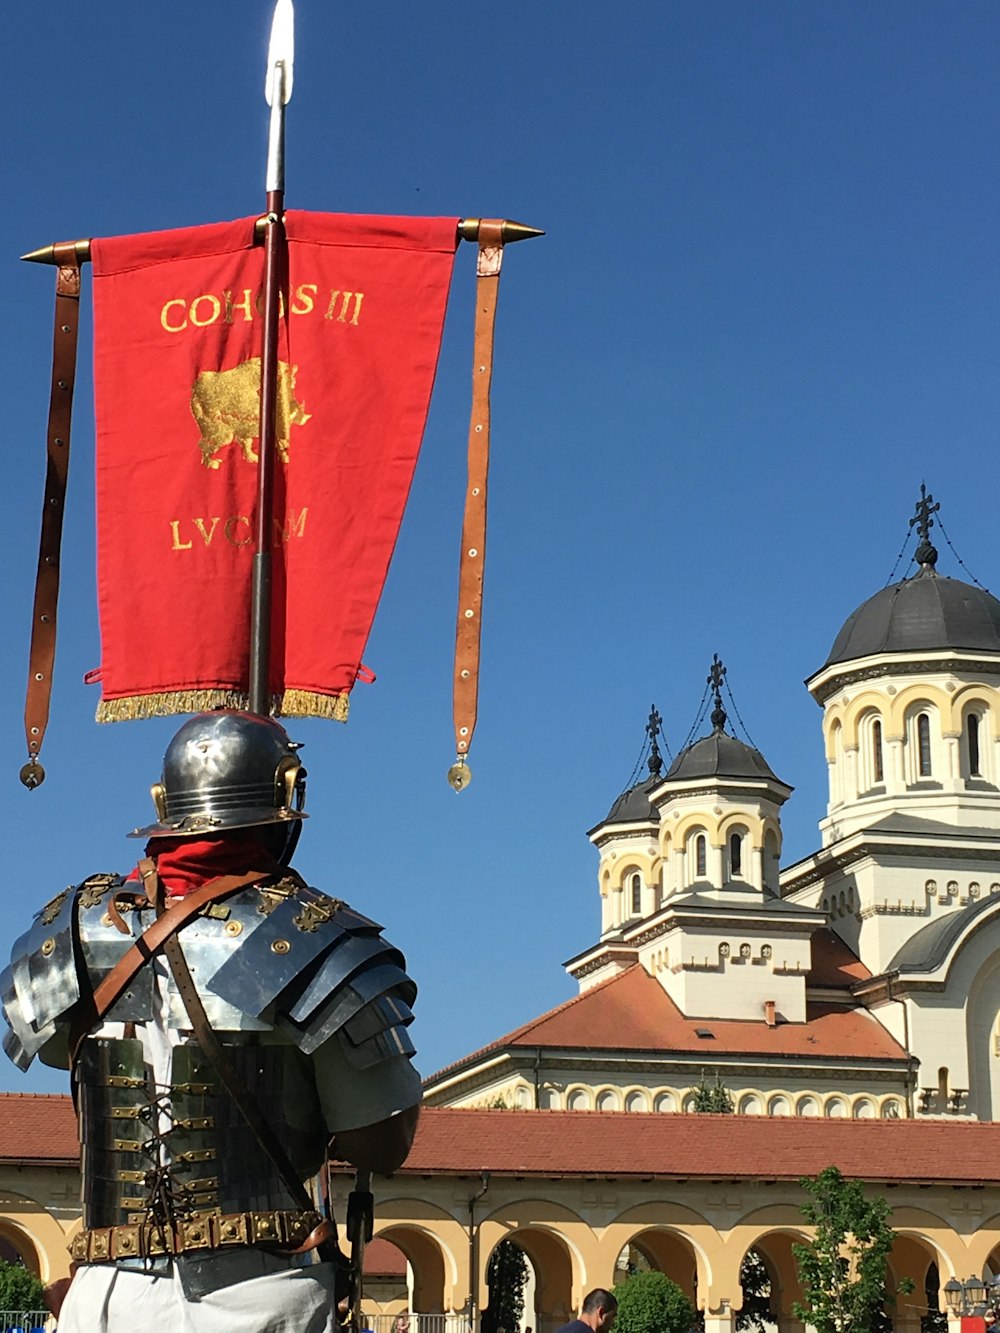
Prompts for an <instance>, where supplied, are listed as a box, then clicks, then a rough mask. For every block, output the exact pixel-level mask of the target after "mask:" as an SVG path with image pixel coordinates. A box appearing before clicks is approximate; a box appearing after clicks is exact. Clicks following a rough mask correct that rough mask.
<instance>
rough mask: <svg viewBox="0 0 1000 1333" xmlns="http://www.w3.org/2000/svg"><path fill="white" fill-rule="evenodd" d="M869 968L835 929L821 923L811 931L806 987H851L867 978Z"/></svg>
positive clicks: (869, 972)
mask: <svg viewBox="0 0 1000 1333" xmlns="http://www.w3.org/2000/svg"><path fill="white" fill-rule="evenodd" d="M870 976H871V971H870V970H869V969H868V968H867V967H865V965H864V963H863V962H862V961H861V959H860V958H859V957H858V955H857V954H856V953H855V952H854V951H853V950H852V949H850V948H849V947H848V946H847V945H846V944H845V943H844V941H843V940H842V939H841V938H840V936H839V935H838V934H837V932H836V931H835V930H831V929H830V928H829V926H820V928H819V930H815V931H813V937H812V968H811V969H810V971H809V972H808V973H807V974H806V987H807V989H808V987H809V986H839V987H844V988H846V987H848V986H853V985H854V983H855V982H856V981H867V980H868V978H869V977H870Z"/></svg>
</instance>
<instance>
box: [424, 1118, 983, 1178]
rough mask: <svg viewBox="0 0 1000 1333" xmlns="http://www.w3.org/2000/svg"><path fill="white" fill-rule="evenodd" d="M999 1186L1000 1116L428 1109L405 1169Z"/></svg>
mask: <svg viewBox="0 0 1000 1333" xmlns="http://www.w3.org/2000/svg"><path fill="white" fill-rule="evenodd" d="M831 1165H835V1166H839V1167H840V1169H841V1171H843V1173H844V1175H846V1176H852V1177H855V1178H858V1179H861V1180H877V1181H921V1182H933V1181H943V1182H947V1183H952V1184H991V1185H992V1184H1000V1124H993V1123H990V1124H977V1123H958V1124H956V1123H954V1122H949V1121H939V1120H820V1119H804V1118H803V1119H800V1118H788V1119H784V1118H778V1117H775V1118H765V1117H762V1116H737V1115H731V1116H718V1115H664V1114H656V1113H654V1112H647V1113H642V1112H634V1111H473V1110H464V1109H461V1110H460V1109H455V1108H451V1107H426V1108H425V1109H424V1112H423V1115H422V1116H421V1119H420V1127H419V1129H418V1130H417V1137H416V1141H415V1142H414V1145H413V1149H412V1151H411V1153H410V1156H409V1158H408V1159H407V1162H406V1165H405V1166H404V1167H403V1168H402V1174H404V1175H438V1174H452V1175H478V1174H479V1173H480V1172H482V1171H491V1172H494V1173H496V1174H498V1175H513V1176H522V1175H524V1176H662V1177H671V1178H674V1179H677V1178H682V1179H687V1178H712V1179H715V1178H726V1179H738V1178H740V1177H750V1178H756V1179H765V1180H788V1179H791V1180H797V1179H798V1178H799V1177H800V1176H803V1175H812V1176H814V1175H817V1174H818V1173H819V1172H820V1171H822V1170H823V1168H824V1167H827V1166H831Z"/></svg>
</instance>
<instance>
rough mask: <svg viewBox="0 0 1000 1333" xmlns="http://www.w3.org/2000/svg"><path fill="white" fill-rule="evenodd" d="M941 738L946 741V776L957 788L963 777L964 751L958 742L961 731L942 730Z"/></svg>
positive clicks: (946, 779)
mask: <svg viewBox="0 0 1000 1333" xmlns="http://www.w3.org/2000/svg"><path fill="white" fill-rule="evenodd" d="M941 739H942V740H943V741H944V762H945V772H944V778H945V781H946V782H948V783H950V784H951V785H952V786H953V787H954V788H955V789H956V790H957V789H958V788H959V786H960V784H961V777H962V752H961V747H960V746H959V743H958V742H959V733H958V732H957V731H945V732H942V735H941Z"/></svg>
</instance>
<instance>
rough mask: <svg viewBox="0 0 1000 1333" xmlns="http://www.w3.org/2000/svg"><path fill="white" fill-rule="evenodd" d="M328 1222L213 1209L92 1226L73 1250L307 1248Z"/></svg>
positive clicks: (101, 1255)
mask: <svg viewBox="0 0 1000 1333" xmlns="http://www.w3.org/2000/svg"><path fill="white" fill-rule="evenodd" d="M327 1226H328V1223H326V1222H325V1221H324V1219H323V1218H322V1217H321V1216H320V1214H319V1213H315V1212H253V1213H210V1214H207V1215H205V1216H204V1217H193V1218H190V1219H188V1220H187V1221H184V1222H174V1223H173V1224H171V1225H170V1226H160V1225H158V1224H157V1223H153V1222H138V1223H133V1224H129V1225H122V1226H114V1227H92V1228H91V1229H90V1230H89V1231H81V1232H80V1233H79V1235H77V1236H75V1237H74V1239H73V1241H72V1243H71V1244H70V1247H69V1252H70V1255H71V1257H72V1258H73V1259H74V1260H75V1261H76V1262H77V1263H80V1264H103V1263H114V1261H115V1260H117V1259H146V1258H150V1257H155V1256H159V1255H176V1254H193V1253H196V1252H198V1251H205V1250H226V1249H230V1248H232V1247H233V1246H238V1245H243V1246H247V1245H261V1246H273V1247H275V1248H277V1249H280V1250H285V1251H294V1252H296V1253H303V1252H305V1251H306V1250H309V1249H313V1248H315V1246H316V1245H318V1244H321V1243H322V1241H323V1240H325V1239H326V1232H325V1228H326V1227H327Z"/></svg>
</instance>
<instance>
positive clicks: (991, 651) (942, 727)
mask: <svg viewBox="0 0 1000 1333" xmlns="http://www.w3.org/2000/svg"><path fill="white" fill-rule="evenodd" d="M939 508H940V506H939V505H938V504H936V503H935V502H934V498H933V496H931V495H928V494H927V493H926V490H925V488H924V487H921V494H920V500H919V502H918V504H917V507H916V513H915V515H914V517H913V518H912V519H911V521H910V524H911V527H912V528H916V532H917V537H918V545H917V549H916V552H915V557H914V558H915V560H916V563H917V571H916V573H915V574H913V575H912V576H911V577H910V578H906V579H903V580H902V581H900V582H898V583H894V584H891V585H889V586H888V587H885V588H883V589H882V590H881V591H880V592H877V593H876V594H875V595H874V596H873V597H871V598H869V599H868V601H866V602H864V603H863V604H862V605H861V606H860V607H858V609H857V610H856V611H854V612H853V613H852V614H851V615H850V616H849V617H848V618H847V620H846V621H845V623H844V625H843V627H842V628H841V630H840V632H839V634H838V635H837V637H836V639H835V640H834V644H833V647H832V649H831V650H830V654H829V656H828V658H827V660H826V662H825V663H824V664H823V666H822V667H821V668H820V669H819V671H817V672H816V673H815V674H814V675H813V676H811V677H810V678H809V680H808V681H807V682H806V684H807V686H808V688H809V691H810V693H811V694H812V695H813V698H814V699H815V700H816V701H817V703H818V704H819V705H820V706H821V707H822V709H823V737H824V741H825V747H826V760H827V766H828V770H829V782H830V798H829V804H828V806H827V815H826V818H825V819H824V820H823V821H822V822H821V824H820V831H821V834H822V842H823V846H822V848H821V850H820V851H819V852H817V853H816V854H815V855H814V856H811V857H807V858H806V859H805V860H803V861H800V862H798V863H797V864H796V865H793V866H790V867H788V868H787V869H786V870H785V871H784V872H783V873H782V876H781V891H782V894H783V895H784V896H785V897H786V899H790V900H792V901H795V902H800V903H809V904H810V905H813V906H815V907H818V908H819V909H820V910H821V911H823V912H824V913H825V914H826V915H827V916H828V918H829V922H830V925H831V927H832V929H833V930H834V931H836V932H837V934H838V935H840V937H841V939H842V940H843V941H844V942H845V943H846V944H847V945H848V947H849V948H851V949H852V950H853V951H854V952H855V953H857V955H858V956H859V958H860V959H861V961H862V963H863V964H864V965H865V966H866V967H867V968H868V969H869V970H870V972H871V973H872V974H873V975H872V978H871V979H870V980H869V981H866V982H864V983H859V984H858V986H857V987H856V988H855V993H856V995H857V997H858V999H859V1000H861V1002H862V1003H864V1004H866V1005H867V1006H868V1008H869V1009H870V1010H871V1011H872V1013H873V1014H875V1016H876V1017H877V1018H878V1019H879V1020H880V1021H881V1022H883V1023H884V1024H885V1025H886V1027H888V1028H889V1029H890V1030H891V1031H892V1032H893V1033H894V1034H895V1035H896V1036H897V1038H898V1039H899V1040H901V1041H903V1042H904V1044H905V1045H907V1047H908V1048H909V1049H910V1050H911V1051H912V1052H913V1054H914V1055H915V1056H916V1057H917V1058H918V1060H919V1062H920V1070H919V1076H918V1078H919V1083H918V1086H919V1089H920V1097H919V1099H918V1105H917V1108H916V1109H917V1111H918V1113H919V1112H920V1111H924V1112H926V1113H931V1114H939V1115H940V1114H969V1113H972V1114H975V1115H977V1116H978V1117H979V1118H981V1119H998V1118H1000V1028H998V1020H997V1009H998V997H1000V959H998V958H997V957H996V955H995V930H991V929H988V927H990V926H991V925H994V926H1000V601H998V600H997V599H996V598H995V597H993V596H992V595H991V594H990V593H988V592H987V591H986V590H985V589H984V588H982V587H979V586H976V585H974V584H970V583H965V582H962V581H960V580H958V579H953V578H947V577H945V576H944V575H942V574H939V573H938V570H937V561H938V552H937V550H936V549H935V547H934V546H933V544H932V543H931V540H930V534H931V530H932V528H933V527H934V525H935V524H934V518H933V515H934V514H935V513H937V512H938V510H939Z"/></svg>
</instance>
